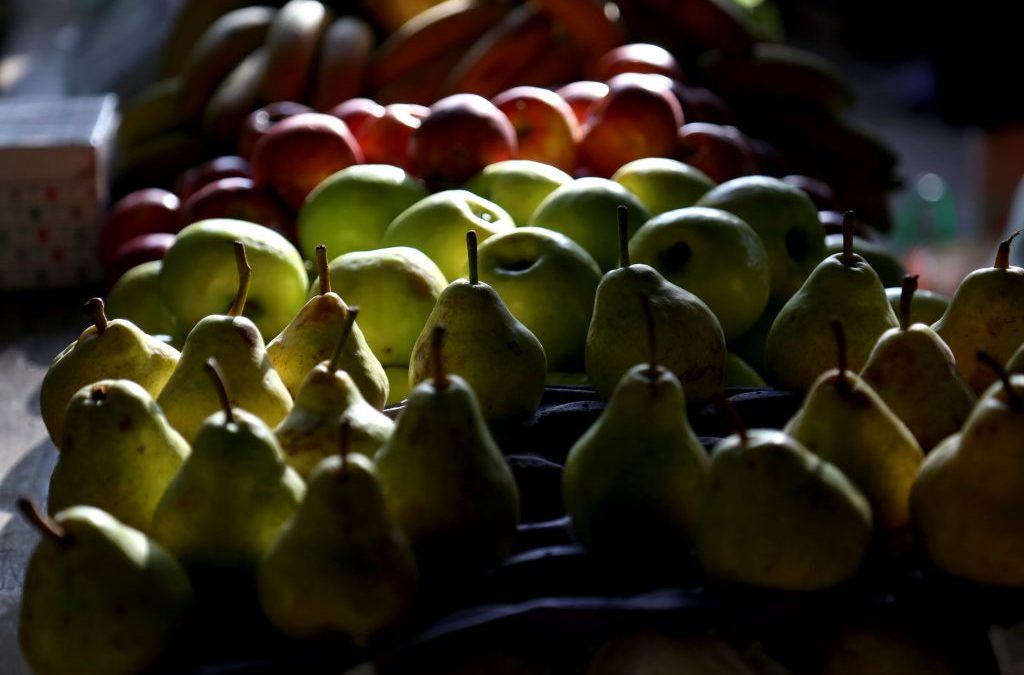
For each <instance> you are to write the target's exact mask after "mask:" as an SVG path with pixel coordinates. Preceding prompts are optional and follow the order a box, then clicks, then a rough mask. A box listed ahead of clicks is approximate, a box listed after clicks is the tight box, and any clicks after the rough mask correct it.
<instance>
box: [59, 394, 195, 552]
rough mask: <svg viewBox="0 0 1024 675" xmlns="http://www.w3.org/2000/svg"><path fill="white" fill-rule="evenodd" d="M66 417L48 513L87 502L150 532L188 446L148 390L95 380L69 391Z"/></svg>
mask: <svg viewBox="0 0 1024 675" xmlns="http://www.w3.org/2000/svg"><path fill="white" fill-rule="evenodd" d="M65 421H66V424H65V429H64V440H63V442H62V444H61V446H62V447H63V448H64V450H63V451H62V452H61V454H60V457H59V458H58V459H57V466H55V467H54V469H53V474H51V476H50V494H49V503H48V508H49V511H50V513H56V512H58V511H63V510H64V509H66V508H68V507H69V506H74V505H76V504H88V505H89V506H95V507H97V508H100V509H103V510H104V511H106V512H107V513H109V514H110V515H112V516H114V517H115V518H117V519H118V520H120V521H121V522H122V523H124V524H125V525H128V526H130V527H134V528H135V529H137V530H142V531H143V532H147V531H149V529H150V525H151V522H152V519H153V511H154V510H155V509H156V505H157V502H158V501H160V497H161V496H163V494H164V490H166V489H167V484H168V483H170V482H171V479H172V478H173V477H174V474H176V473H177V472H178V469H179V468H181V464H182V462H184V461H185V458H186V457H187V456H188V453H189V447H188V443H186V442H185V439H184V438H182V437H181V434H179V433H178V432H177V431H175V430H174V429H173V428H172V427H171V425H170V423H169V422H168V421H167V418H166V417H164V414H163V412H162V411H161V410H160V407H159V406H158V405H157V404H156V401H154V400H153V397H152V396H150V395H149V392H147V391H146V390H145V389H143V388H142V387H141V386H140V385H138V384H136V383H135V382H132V381H131V380H100V381H99V382H96V383H94V384H91V385H87V386H85V387H82V388H81V389H80V390H79V391H78V393H77V394H75V395H74V396H72V397H71V402H70V403H69V404H68V411H67V415H66V417H65Z"/></svg>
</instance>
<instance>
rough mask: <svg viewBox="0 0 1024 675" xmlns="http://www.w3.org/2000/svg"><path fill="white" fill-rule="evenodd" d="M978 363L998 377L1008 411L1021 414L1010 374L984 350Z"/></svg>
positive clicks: (1022, 403) (1020, 401)
mask: <svg viewBox="0 0 1024 675" xmlns="http://www.w3.org/2000/svg"><path fill="white" fill-rule="evenodd" d="M1014 236H1016V235H1014ZM978 361H980V362H981V363H984V364H985V365H986V366H988V367H989V368H991V369H992V370H993V371H994V372H995V374H996V375H998V376H999V379H1000V380H1001V381H1002V383H1003V390H1004V391H1005V392H1006V403H1007V405H1009V406H1010V410H1012V411H1013V412H1021V411H1022V410H1024V399H1021V397H1020V396H1019V395H1018V394H1017V390H1016V389H1014V388H1013V384H1012V383H1011V382H1010V373H1008V372H1006V368H1004V367H1003V364H1001V363H999V361H998V360H997V359H996V358H995V357H994V356H992V355H991V354H989V353H988V352H987V351H985V350H984V349H979V350H978Z"/></svg>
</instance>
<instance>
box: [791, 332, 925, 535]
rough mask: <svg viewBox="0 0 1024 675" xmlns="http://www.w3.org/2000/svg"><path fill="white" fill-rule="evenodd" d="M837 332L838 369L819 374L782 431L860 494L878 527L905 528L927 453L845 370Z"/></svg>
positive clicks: (868, 389) (841, 336) (870, 391)
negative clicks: (916, 479) (835, 469)
mask: <svg viewBox="0 0 1024 675" xmlns="http://www.w3.org/2000/svg"><path fill="white" fill-rule="evenodd" d="M833 330H834V331H835V332H836V333H835V334H836V341H837V351H838V352H839V367H838V368H833V369H832V370H828V371H826V372H824V373H822V374H821V376H820V377H819V378H818V379H817V381H816V382H815V383H814V385H812V386H811V390H810V391H809V392H808V393H807V398H806V399H805V400H804V405H803V407H802V408H800V410H798V411H797V413H796V415H794V416H793V418H792V419H791V420H790V421H789V423H788V424H786V427H785V429H784V431H785V432H786V433H788V434H790V435H791V436H793V438H795V439H796V440H797V441H799V442H800V443H802V444H803V446H804V447H806V448H807V449H808V450H810V451H811V452H813V453H814V454H816V455H818V456H819V457H821V458H822V459H824V460H825V461H827V462H829V463H830V464H833V465H835V466H837V467H838V468H839V470H840V471H842V472H843V473H844V474H846V476H847V478H849V479H850V480H851V481H853V482H854V483H855V484H856V485H857V487H859V488H860V489H861V491H862V492H863V493H864V495H865V496H866V497H867V498H868V501H869V502H870V503H871V511H872V514H873V515H874V522H875V527H877V528H879V529H885V530H890V529H895V528H899V527H902V526H904V525H906V524H907V522H908V521H909V519H910V514H909V508H910V507H909V503H910V487H911V486H912V485H913V484H914V477H915V476H916V475H917V471H918V469H919V468H920V466H921V461H922V460H923V459H924V454H923V453H922V452H921V446H919V445H918V444H917V440H915V439H914V435H913V434H912V433H910V429H908V428H907V426H906V425H905V424H903V422H901V421H900V419H899V418H898V417H896V415H894V414H893V412H892V411H891V410H890V409H889V406H887V405H886V404H885V401H883V400H882V399H881V398H880V397H879V396H878V394H876V393H875V392H874V390H873V389H872V388H871V387H870V386H869V385H868V384H866V383H865V382H864V381H863V380H862V379H861V378H860V377H858V376H857V374H856V373H853V372H850V371H848V370H847V364H846V360H845V354H846V348H845V344H844V331H843V328H842V324H840V322H838V321H835V322H833Z"/></svg>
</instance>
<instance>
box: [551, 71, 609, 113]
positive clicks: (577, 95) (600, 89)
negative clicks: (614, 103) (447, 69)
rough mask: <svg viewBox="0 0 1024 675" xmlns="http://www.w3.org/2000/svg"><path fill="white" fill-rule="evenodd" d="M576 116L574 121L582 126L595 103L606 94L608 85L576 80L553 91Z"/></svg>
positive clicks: (594, 81)
mask: <svg viewBox="0 0 1024 675" xmlns="http://www.w3.org/2000/svg"><path fill="white" fill-rule="evenodd" d="M555 93H556V94H558V95H559V96H561V97H562V98H563V99H565V102H566V103H568V104H569V107H570V108H572V111H573V113H575V114H576V121H577V122H579V123H580V124H583V123H584V122H586V121H587V115H588V114H590V109H591V108H592V107H593V106H594V104H595V103H597V102H598V101H600V100H601V99H602V98H604V97H605V96H606V95H607V94H608V85H607V84H605V83H604V82H598V81H596V80H577V81H575V82H570V83H569V84H566V85H564V86H562V87H559V88H558V89H556V90H555Z"/></svg>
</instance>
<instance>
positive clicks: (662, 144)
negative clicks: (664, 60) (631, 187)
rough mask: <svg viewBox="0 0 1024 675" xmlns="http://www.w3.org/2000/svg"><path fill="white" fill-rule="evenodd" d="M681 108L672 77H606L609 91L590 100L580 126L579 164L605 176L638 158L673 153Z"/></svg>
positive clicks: (628, 75) (626, 74) (628, 74)
mask: <svg viewBox="0 0 1024 675" xmlns="http://www.w3.org/2000/svg"><path fill="white" fill-rule="evenodd" d="M682 124H683V110H682V108H680V106H679V101H677V100H676V97H675V95H674V94H673V93H672V89H671V80H669V79H668V78H666V77H662V76H660V75H646V74H640V73H624V74H622V75H616V76H615V77H613V78H611V79H610V80H608V95H607V96H605V97H604V98H602V99H601V100H600V101H598V102H597V103H595V104H594V107H593V108H591V109H590V114H589V115H588V116H587V120H586V122H585V123H584V125H583V141H582V143H580V164H581V165H583V166H586V167H588V168H589V169H590V170H591V171H592V172H593V173H594V175H597V176H602V177H605V178H607V177H609V176H611V175H612V174H614V173H615V171H616V170H617V169H618V168H619V167H620V166H622V165H623V164H625V163H627V162H631V161H633V160H634V159H640V158H641V157H671V156H673V155H674V154H675V152H676V150H677V148H678V144H679V127H680V126H682Z"/></svg>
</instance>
